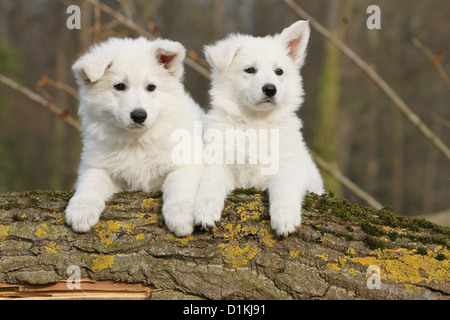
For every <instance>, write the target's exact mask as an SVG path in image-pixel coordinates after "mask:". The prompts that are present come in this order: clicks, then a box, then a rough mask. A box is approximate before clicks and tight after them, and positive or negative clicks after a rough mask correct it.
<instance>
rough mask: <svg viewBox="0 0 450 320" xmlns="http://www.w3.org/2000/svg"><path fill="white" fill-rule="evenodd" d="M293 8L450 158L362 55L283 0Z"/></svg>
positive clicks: (289, 1)
mask: <svg viewBox="0 0 450 320" xmlns="http://www.w3.org/2000/svg"><path fill="white" fill-rule="evenodd" d="M283 1H284V2H285V3H286V4H287V5H288V6H289V7H290V8H291V9H292V10H294V11H295V12H296V13H297V14H298V15H299V16H300V17H302V18H303V19H307V20H309V22H310V24H311V26H312V27H313V28H314V29H316V30H317V31H318V32H319V33H320V34H321V35H322V36H324V37H325V38H326V39H327V40H329V41H330V42H331V43H333V44H334V45H335V46H337V47H338V48H339V49H340V50H341V51H342V52H343V53H344V54H345V55H346V56H347V57H349V58H350V59H351V60H352V61H353V62H354V63H356V64H357V65H358V66H359V67H360V68H361V69H362V70H363V71H365V72H366V74H367V75H368V76H369V77H370V78H371V79H372V80H373V81H374V82H375V83H376V84H377V85H378V86H379V87H380V88H381V90H383V91H384V93H385V94H386V95H387V96H388V97H389V98H390V99H391V100H392V102H394V105H395V106H396V107H397V108H398V109H400V111H401V112H403V114H404V115H405V116H406V117H407V118H408V119H409V120H410V121H411V122H412V123H413V124H414V125H415V126H416V127H417V128H418V129H419V131H420V132H422V134H423V135H424V136H425V137H426V138H427V139H428V140H430V141H431V143H433V144H434V145H435V146H436V148H438V149H439V150H440V151H441V152H442V153H443V154H444V155H445V156H446V157H447V159H448V160H450V149H449V147H448V146H447V145H445V144H444V143H443V142H442V140H441V139H439V137H438V136H437V135H436V134H434V133H433V132H432V131H431V130H430V129H429V128H428V127H427V125H426V124H425V123H424V122H423V121H422V120H421V119H420V118H419V116H418V115H417V114H415V113H414V112H413V111H412V110H411V108H409V107H408V105H407V104H406V103H405V102H404V101H403V100H402V99H401V98H400V97H399V96H398V95H397V93H395V91H394V90H393V89H392V88H391V87H390V86H389V85H388V84H387V83H386V81H384V80H383V78H381V76H380V75H379V74H378V73H377V72H376V71H375V70H374V69H373V68H371V67H370V65H369V64H367V62H365V61H364V60H363V59H362V58H361V57H360V56H358V55H357V54H356V53H355V52H354V51H353V50H352V49H350V48H349V47H348V46H347V45H346V44H344V43H343V42H342V41H340V40H339V39H338V38H336V37H335V36H334V35H333V34H332V33H331V32H330V31H329V30H328V29H326V28H325V27H323V26H322V25H321V24H320V23H319V22H318V21H317V20H316V19H314V18H313V17H312V16H310V15H309V14H308V13H307V12H306V11H304V10H303V9H302V8H301V7H300V6H299V5H298V4H296V3H295V2H294V1H293V0H283Z"/></svg>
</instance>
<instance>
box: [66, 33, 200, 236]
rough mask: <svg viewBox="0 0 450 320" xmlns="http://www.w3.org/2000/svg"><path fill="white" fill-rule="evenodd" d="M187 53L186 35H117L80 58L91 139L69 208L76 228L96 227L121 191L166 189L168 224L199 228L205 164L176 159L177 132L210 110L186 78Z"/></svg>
mask: <svg viewBox="0 0 450 320" xmlns="http://www.w3.org/2000/svg"><path fill="white" fill-rule="evenodd" d="M184 57H185V48H184V47H183V46H182V45H181V44H180V43H178V42H174V41H170V40H162V39H158V40H155V41H149V40H147V39H145V38H139V39H119V38H111V39H109V40H108V41H106V42H104V43H101V44H99V45H96V46H93V47H92V48H91V49H90V51H89V52H88V53H86V54H85V55H84V56H82V57H81V58H80V59H79V60H77V61H76V62H75V64H74V65H73V71H74V73H75V76H76V79H77V82H78V84H79V85H80V97H81V101H80V108H79V116H80V119H81V122H82V136H83V144H84V145H83V152H82V155H81V164H80V168H79V176H78V181H77V184H76V192H75V194H74V195H73V197H72V199H71V200H70V202H69V205H68V207H67V209H66V221H67V223H68V224H69V225H70V226H72V228H73V230H75V231H77V232H87V231H89V230H90V228H91V227H92V226H94V225H95V224H96V223H97V221H98V219H99V217H100V214H101V212H102V211H103V209H104V208H105V201H107V200H108V199H109V198H110V197H111V196H112V195H113V194H114V193H116V192H120V191H144V192H152V191H158V190H162V191H163V201H164V204H163V209H162V211H163V216H164V219H165V222H166V225H167V227H168V228H169V229H170V230H171V231H173V232H174V233H175V234H176V235H178V236H185V235H188V234H190V233H191V232H192V231H193V225H194V208H195V197H196V192H197V189H198V182H199V179H200V177H201V167H200V166H194V165H177V164H175V163H173V161H171V152H172V148H173V146H174V144H175V142H174V141H172V140H171V134H172V132H173V131H174V130H177V129H180V128H184V129H186V130H188V131H192V130H193V123H194V121H200V120H201V118H202V116H203V111H202V110H201V109H200V107H199V106H198V105H197V104H196V103H195V102H194V101H193V100H192V98H191V97H190V96H189V95H188V94H187V93H186V92H185V90H184V87H183V85H182V82H181V79H182V75H183V71H184V69H183V59H184Z"/></svg>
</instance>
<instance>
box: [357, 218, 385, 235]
mask: <svg viewBox="0 0 450 320" xmlns="http://www.w3.org/2000/svg"><path fill="white" fill-rule="evenodd" d="M361 229H362V230H363V231H364V232H365V233H367V234H368V235H371V236H376V237H381V236H384V235H386V231H384V230H383V229H382V228H381V227H378V226H376V225H373V224H371V223H369V222H366V221H365V222H363V223H361Z"/></svg>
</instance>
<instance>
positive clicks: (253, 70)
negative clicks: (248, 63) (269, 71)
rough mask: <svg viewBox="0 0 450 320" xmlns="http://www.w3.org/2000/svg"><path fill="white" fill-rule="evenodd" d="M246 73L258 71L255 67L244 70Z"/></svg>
mask: <svg viewBox="0 0 450 320" xmlns="http://www.w3.org/2000/svg"><path fill="white" fill-rule="evenodd" d="M244 71H245V72H247V73H256V69H255V68H253V67H248V68H246V69H244Z"/></svg>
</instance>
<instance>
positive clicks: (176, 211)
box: [162, 204, 194, 237]
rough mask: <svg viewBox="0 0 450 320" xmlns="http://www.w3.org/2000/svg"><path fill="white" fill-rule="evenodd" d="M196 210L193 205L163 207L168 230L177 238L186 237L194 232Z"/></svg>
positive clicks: (168, 205)
mask: <svg viewBox="0 0 450 320" xmlns="http://www.w3.org/2000/svg"><path fill="white" fill-rule="evenodd" d="M193 211H194V209H193V207H192V206H191V205H189V206H186V205H176V204H165V205H163V209H162V213H163V216H164V222H165V223H166V226H167V228H168V229H169V230H170V231H171V232H173V233H174V234H175V235H176V236H177V237H186V236H188V235H190V234H191V233H192V232H194V213H193Z"/></svg>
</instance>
